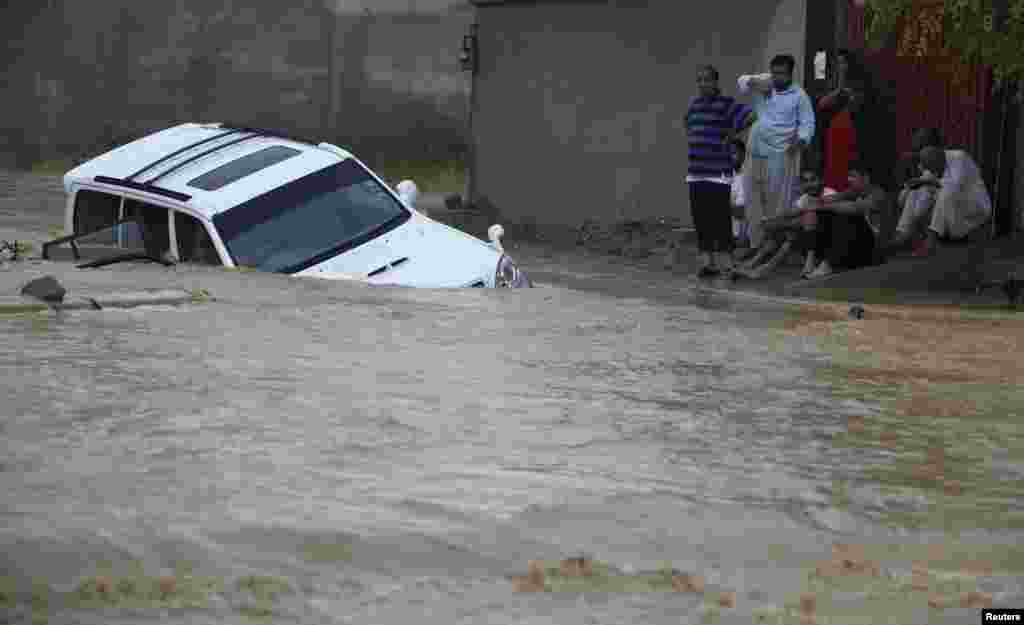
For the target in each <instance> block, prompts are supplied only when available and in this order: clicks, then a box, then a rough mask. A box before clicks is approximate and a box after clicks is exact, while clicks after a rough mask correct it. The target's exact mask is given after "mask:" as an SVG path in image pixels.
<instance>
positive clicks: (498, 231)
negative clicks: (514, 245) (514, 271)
mask: <svg viewBox="0 0 1024 625" xmlns="http://www.w3.org/2000/svg"><path fill="white" fill-rule="evenodd" d="M503 236H505V229H504V228H502V227H501V224H494V225H493V226H491V227H490V228H488V229H487V238H488V239H490V240H491V245H493V246H494V249H496V250H498V251H499V252H501V253H502V254H504V253H505V248H504V247H502V245H501V237H503Z"/></svg>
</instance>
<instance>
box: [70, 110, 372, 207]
mask: <svg viewBox="0 0 1024 625" xmlns="http://www.w3.org/2000/svg"><path fill="white" fill-rule="evenodd" d="M229 130H234V132H233V133H231V134H227V132H228V131H229ZM219 135H223V138H216V137H218V136H219ZM246 137H251V138H246ZM199 142H202V144H201V145H196V144H198V143H199ZM189 146H193V147H189ZM269 146H286V147H289V148H292V149H294V150H297V151H298V152H300V153H299V154H297V155H295V156H293V157H290V158H287V159H285V160H283V161H280V162H277V163H275V164H272V165H270V166H268V167H266V168H264V169H260V170H258V171H255V172H253V173H251V174H249V175H246V176H244V177H242V178H240V179H238V180H236V181H234V182H231V183H229V184H226V185H224V186H222V187H220V188H218V189H215V190H212V191H206V190H203V189H201V188H198V187H194V186H190V185H189V184H188V183H189V181H191V180H193V179H195V178H197V177H199V176H202V175H203V174H205V173H208V172H210V171H212V170H214V169H216V168H218V167H220V166H221V165H224V164H226V163H230V162H232V161H235V160H237V159H239V158H241V157H243V156H246V155H248V154H252V153H254V152H258V151H260V150H263V149H265V148H267V147H269ZM207 151H209V154H206V155H205V156H199V155H201V154H203V153H204V152H207ZM175 152H180V153H179V154H174V153H175ZM172 155H173V156H172ZM197 156H199V158H195V157H197ZM346 158H354V157H353V156H352V155H351V154H350V153H348V152H346V151H345V150H342V149H341V148H337V147H335V146H330V145H328V144H313V143H311V142H307V141H302V140H298V139H291V138H288V137H286V136H283V135H281V134H278V133H273V132H270V131H258V130H255V129H245V128H240V127H239V128H235V127H231V126H224V125H220V124H196V123H185V124H180V125H178V126H173V127H171V128H166V129H164V130H161V131H158V132H155V133H152V134H149V135H146V136H144V137H142V138H140V139H136V140H135V141H132V142H131V143H127V144H125V145H122V146H119V147H117V148H114V149H113V150H110V151H109V152H107V153H105V154H101V155H100V156H97V157H95V158H93V159H90V160H88V161H86V162H85V163H82V164H81V165H79V166H77V167H75V168H74V169H72V170H71V171H69V172H68V173H67V174H65V176H64V187H65V189H66V190H67V191H68V192H70V191H71V190H72V189H73V188H74V187H76V186H80V185H89V186H95V185H102V184H103V183H102V182H97V181H96V177H97V176H104V177H107V178H114V179H121V180H124V179H128V178H131V177H132V176H133V174H137V175H136V176H135V177H134V178H131V180H132V181H133V182H136V183H146V182H149V181H150V180H154V182H153V184H154V185H156V186H157V187H159V188H160V189H161V190H163V191H169V192H171V193H170V194H166V195H170V196H173V195H174V194H175V193H177V194H186V195H188V196H191V199H189V200H187V201H184V202H183V203H184V204H185V205H187V206H188V207H189V208H191V209H192V211H193V212H196V213H199V214H201V215H203V216H204V217H206V218H208V219H209V218H212V217H213V216H214V215H216V214H218V213H221V212H223V211H225V210H228V209H229V208H232V207H233V206H237V205H239V204H241V203H243V202H245V201H248V200H250V199H252V198H254V197H256V196H259V195H262V194H263V193H266V192H268V191H270V190H272V189H275V188H277V187H279V186H281V185H282V184H285V183H286V182H290V181H292V180H295V179H297V178H301V177H302V176H305V175H307V174H310V173H313V172H315V171H318V170H320V169H323V168H324V167H328V166H330V165H333V164H335V163H339V162H341V161H343V160H345V159H346ZM190 159H194V160H190ZM147 167H148V169H145V171H143V172H142V173H139V172H140V170H143V169H144V168H147ZM108 190H110V191H114V190H117V191H116V192H119V193H125V192H127V191H128V189H126V188H125V187H120V188H118V186H116V185H115V186H113V187H108ZM136 190H137V191H142V192H143V193H145V192H146V191H145V189H138V188H136ZM182 200H184V198H181V199H178V201H179V202H180V201H182Z"/></svg>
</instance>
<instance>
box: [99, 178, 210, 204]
mask: <svg viewBox="0 0 1024 625" xmlns="http://www.w3.org/2000/svg"><path fill="white" fill-rule="evenodd" d="M93 180H95V181H96V182H100V183H103V184H112V185H116V186H119V187H125V188H128V189H135V190H136V191H145V192H146V193H152V194H153V195H162V196H164V197H169V198H171V199H175V200H178V201H179V202H187V201H189V200H191V199H192V196H191V195H189V194H187V193H180V192H178V191H172V190H171V189H165V188H163V187H158V186H156V185H155V184H150V183H148V182H136V181H134V180H128V179H127V178H113V177H111V176H96V177H95V178H93Z"/></svg>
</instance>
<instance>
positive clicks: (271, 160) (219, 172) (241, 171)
mask: <svg viewBox="0 0 1024 625" xmlns="http://www.w3.org/2000/svg"><path fill="white" fill-rule="evenodd" d="M299 154H302V151H301V150H296V149H295V148H289V147H286V146H283V145H272V146H270V147H267V148H263V149H262V150H259V151H257V152H253V153H252V154H247V155H245V156H243V157H242V158H238V159H235V160H233V161H231V162H230V163H225V164H223V165H221V166H220V167H218V168H216V169H212V170H210V171H208V172H206V173H205V174H203V175H202V176H199V177H197V178H193V179H192V180H189V181H188V186H190V187H195V188H196V189H202V190H203V191H216V190H217V189H220V188H221V187H223V186H225V185H229V184H231V183H232V182H235V181H236V180H240V179H242V178H245V177H246V176H248V175H250V174H254V173H256V172H258V171H259V170H261V169H266V168H267V167H270V166H271V165H275V164H277V163H280V162H281V161H285V160H288V159H289V158H291V157H293V156H298V155H299Z"/></svg>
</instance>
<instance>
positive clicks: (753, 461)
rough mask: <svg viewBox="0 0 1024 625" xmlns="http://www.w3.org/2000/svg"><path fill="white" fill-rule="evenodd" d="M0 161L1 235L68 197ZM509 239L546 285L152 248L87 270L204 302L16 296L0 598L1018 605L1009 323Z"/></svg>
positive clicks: (224, 610)
mask: <svg viewBox="0 0 1024 625" xmlns="http://www.w3.org/2000/svg"><path fill="white" fill-rule="evenodd" d="M5 184H6V187H4V189H5V191H4V194H5V195H6V198H0V201H2V202H3V205H2V206H0V209H2V210H3V211H4V215H5V216H3V217H2V218H0V219H2V220H7V221H4V222H3V223H0V229H2V231H3V232H4V233H5V236H10V234H8V233H17V232H35V233H39V232H44V233H45V232H46V229H47V228H48V227H49V226H50V225H53V224H51V223H49V221H52V219H53V217H54V216H55V215H56V216H57V217H58V219H59V216H60V205H59V203H60V201H61V200H60V194H59V192H58V191H59V189H55V188H54V185H53V184H52V181H50V183H47V181H45V180H43V181H40V180H39V179H30V178H18V179H12V180H8V182H6V183H5ZM15 202H18V203H20V204H19V205H20V206H23V207H24V206H28V207H30V208H31V211H34V212H31V213H30V214H23V212H24V211H28V210H29V209H28V208H25V209H16V208H14V207H13V203H15ZM19 210H21V212H19ZM57 225H59V221H58V222H57ZM517 256H518V259H519V260H520V261H521V263H522V264H523V265H524V266H525V267H526V268H527V270H533V271H534V272H535V273H536V275H541V276H544V279H543V280H541V284H540V286H539V287H538V288H536V289H532V290H528V291H521V292H497V291H483V290H465V291H458V292H451V291H430V290H419V291H413V290H407V289H396V288H369V287H363V286H359V285H352V284H344V283H328V282H316V283H314V281H309V280H294V279H288V278H284V277H277V276H264V275H248V274H247V275H241V274H237V273H231V272H224V271H218V270H200V269H189V268H183V267H178V268H174V269H171V270H164V269H163V268H160V267H154V266H144V265H140V266H137V267H119V268H116V269H114V268H112V269H111V270H110V271H109V272H107V273H101V272H100V271H95V272H93V273H89V274H88V280H90V281H92V282H94V283H104V282H106V281H110V282H119V283H126V282H130V281H132V280H135V279H138V280H139V281H140V282H157V283H160V285H161V286H167V285H172V284H173V285H175V286H185V287H195V286H197V285H201V286H202V287H203V288H207V289H208V290H209V291H210V292H211V293H213V295H214V297H215V301H212V302H208V303H205V304H200V305H194V306H187V307H181V308H174V307H155V308H139V309H133V310H109V311H108V310H104V311H95V312H93V311H82V312H73V313H63V314H56V313H46V314H33V315H6V316H0V336H2V337H3V350H2V352H0V379H2V382H0V393H2V397H0V399H2V403H0V405H2V406H3V412H2V416H3V419H2V421H0V445H2V448H0V450H2V456H0V492H3V499H2V500H0V622H11V623H15V622H17V623H22V622H33V623H43V622H46V623H54V624H56V623H145V622H160V623H189V624H192V623H249V622H273V623H359V624H365V623H400V622H409V621H410V620H411V619H416V620H417V622H422V623H437V624H445V625H448V624H452V623H481V622H487V623H559V624H567V623H609V624H611V623H615V624H621V623H681V622H721V623H734V622H735V623H741V622H742V623H750V622H754V623H801V622H810V621H809V620H808V619H817V622H819V623H826V622H831V623H855V622H879V623H882V622H884V623H903V624H905V625H911V624H912V623H924V622H927V623H932V624H934V623H944V622H949V623H963V622H976V620H977V613H978V607H981V606H985V605H995V606H1011V607H1012V606H1016V607H1021V606H1022V605H1024V589H1022V587H1021V584H1020V582H1021V568H1022V563H1024V560H1022V559H1021V555H1022V551H1024V550H1022V548H1020V547H1018V546H1017V544H1018V543H1021V542H1022V541H1021V540H1020V539H1021V529H1022V528H1024V505H1022V503H1024V499H1022V495H1021V493H1022V492H1024V489H1022V486H1024V441H1022V436H1024V434H1022V430H1021V427H1020V422H1021V413H1022V411H1024V397H1021V391H1020V388H1019V380H1021V379H1022V376H1021V373H1022V371H1021V362H1022V360H1021V358H1020V357H1019V355H1020V351H1021V350H1020V348H1021V337H1022V336H1024V334H1022V328H1024V324H1022V323H1021V322H1020V321H1015V320H1012V318H1007V319H1004V320H1001V321H986V322H970V323H966V322H954V321H948V320H945V321H944V320H941V319H939V320H935V319H933V320H923V321H908V320H905V319H901V318H900V317H899V315H897V314H895V313H893V314H892V315H890V316H886V315H884V314H880V309H879V311H875V310H871V311H869V314H868V315H867V316H866V318H865V319H863V320H850V319H848V318H846V317H845V316H844V315H842V314H832V313H827V312H822V311H817V312H811V311H807V310H803V309H800V308H797V307H790V306H784V305H776V304H765V303H754V302H753V301H751V300H743V299H740V298H733V299H726V298H724V297H723V296H719V295H708V294H703V295H702V294H700V293H697V292H695V291H693V290H692V289H691V288H690V286H691V285H689V284H688V283H687V282H686V281H685V280H684V279H682V278H678V277H677V278H673V279H672V281H671V282H666V278H665V276H664V275H661V276H660V277H659V276H658V275H656V274H654V273H644V272H643V271H642V270H640V269H636V268H632V269H630V268H622V267H615V266H614V264H613V263H611V262H607V263H605V264H604V265H598V264H596V263H595V261H593V259H590V258H588V257H584V256H579V255H574V254H571V253H568V252H554V251H551V250H543V249H541V248H526V247H522V248H520V249H519V250H518V251H517ZM33 267H34V269H32V271H37V272H39V271H44V270H45V271H49V272H57V273H60V272H63V274H62V275H64V274H67V275H68V276H71V275H72V274H73V273H74V270H71V269H68V268H67V267H42V266H38V265H34V266H33ZM22 270H23V269H21V268H19V267H17V266H16V267H13V268H12V269H10V270H9V271H22ZM82 275H86V274H82ZM85 279H86V278H83V280H85ZM655 291H657V293H658V295H659V297H654V296H653V295H652V294H653V293H655ZM872 313H877V314H872ZM577 556H578V557H580V558H582V559H576V560H566V559H569V558H574V557H577ZM562 560H566V561H565V562H561V561H562ZM530 561H536V562H534V563H532V564H531V562H530ZM560 562H561V563H560ZM968 619H969V620H968Z"/></svg>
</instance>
